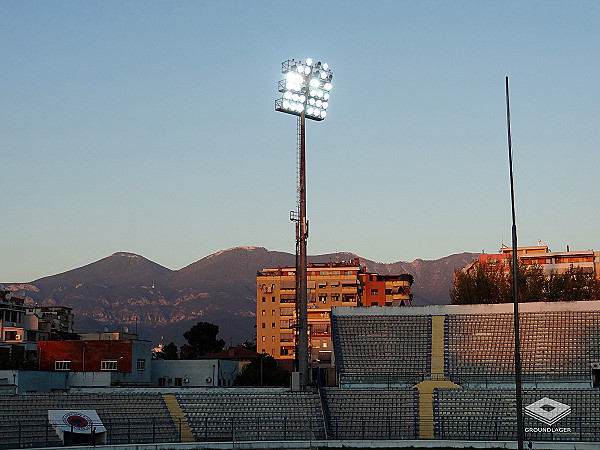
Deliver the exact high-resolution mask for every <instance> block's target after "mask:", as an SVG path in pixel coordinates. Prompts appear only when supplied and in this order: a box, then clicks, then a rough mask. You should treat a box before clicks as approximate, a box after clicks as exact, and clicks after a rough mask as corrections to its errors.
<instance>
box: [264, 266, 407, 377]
mask: <svg viewBox="0 0 600 450" xmlns="http://www.w3.org/2000/svg"><path fill="white" fill-rule="evenodd" d="M307 272H308V281H307V292H308V294H307V295H308V333H309V350H310V354H309V356H310V362H311V365H312V368H313V369H317V368H320V369H329V368H331V367H332V366H334V365H335V361H334V360H333V353H332V348H331V324H330V322H331V321H330V315H331V308H332V307H336V306H361V305H363V304H365V305H368V306H371V305H373V306H377V305H383V306H385V305H388V306H393V305H397V306H400V305H405V306H410V304H411V300H412V293H411V291H410V285H411V284H412V281H413V277H412V276H411V275H407V274H404V275H386V276H382V275H378V274H375V273H368V272H367V271H366V269H365V268H363V267H361V266H360V263H359V260H358V258H356V259H354V260H353V261H349V262H336V263H311V264H309V265H308V268H307ZM256 285H257V287H256V292H257V294H256V300H257V301H256V347H257V351H258V352H259V353H267V354H270V355H271V356H273V357H274V358H276V359H278V360H280V363H281V362H284V364H283V365H282V366H283V367H285V368H286V369H291V363H292V361H293V360H294V358H295V347H296V341H297V335H296V332H295V330H296V318H297V317H298V311H297V310H296V269H295V268H294V267H284V268H281V267H278V268H276V269H263V270H262V271H260V272H259V273H258V275H257V277H256ZM286 361H287V363H288V364H287V365H286V364H285V362H286Z"/></svg>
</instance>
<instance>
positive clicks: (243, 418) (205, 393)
mask: <svg viewBox="0 0 600 450" xmlns="http://www.w3.org/2000/svg"><path fill="white" fill-rule="evenodd" d="M176 397H177V398H178V400H179V403H180V405H181V408H182V409H183V411H184V413H185V415H186V417H187V419H188V423H189V424H190V427H191V428H192V431H193V433H194V435H195V438H196V440H198V441H232V440H234V441H235V440H273V439H306V440H309V439H323V438H324V437H325V429H324V421H323V414H322V408H321V401H320V399H319V395H318V394H317V393H313V392H291V391H290V390H289V389H281V388H265V389H262V388H236V389H219V388H210V389H204V390H200V391H195V392H185V391H181V392H180V393H178V394H176Z"/></svg>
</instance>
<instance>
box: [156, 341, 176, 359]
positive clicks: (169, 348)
mask: <svg viewBox="0 0 600 450" xmlns="http://www.w3.org/2000/svg"><path fill="white" fill-rule="evenodd" d="M158 356H159V358H160V359H179V356H178V352H177V346H176V345H175V343H174V342H169V343H168V344H167V345H165V346H164V347H163V348H162V351H161V352H160V353H159V355H158Z"/></svg>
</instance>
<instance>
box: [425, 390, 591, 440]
mask: <svg viewBox="0 0 600 450" xmlns="http://www.w3.org/2000/svg"><path fill="white" fill-rule="evenodd" d="M542 398H550V399H552V400H556V401H558V402H561V403H564V404H566V405H568V406H569V407H570V408H571V411H570V413H569V414H568V415H566V416H565V417H564V418H562V419H560V421H559V422H557V423H556V424H553V425H552V426H549V425H546V424H544V423H542V422H540V421H539V420H537V419H535V418H533V417H529V416H528V415H527V414H525V415H524V426H525V434H526V438H530V437H531V438H533V439H534V440H536V441H544V440H546V441H551V440H562V441H598V440H599V439H600V429H598V423H599V421H600V391H599V390H598V389H566V388H564V389H562V388H555V389H526V390H524V391H523V406H524V407H526V406H528V405H530V404H532V403H534V402H536V401H538V400H541V399H542ZM515 404H516V400H515V391H514V390H510V389H436V390H435V392H434V423H435V436H436V438H438V439H461V440H464V439H468V440H514V439H516V430H517V426H516V407H515ZM532 429H534V430H532ZM528 430H529V431H528Z"/></svg>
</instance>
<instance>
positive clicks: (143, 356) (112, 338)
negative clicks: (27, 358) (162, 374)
mask: <svg viewBox="0 0 600 450" xmlns="http://www.w3.org/2000/svg"><path fill="white" fill-rule="evenodd" d="M81 337H82V339H81V340H71V341H40V342H38V352H37V357H38V365H39V370H41V371H49V372H54V371H56V372H70V373H74V372H77V373H80V376H82V377H83V378H86V377H88V378H89V377H91V376H92V374H93V373H101V374H102V373H103V374H107V376H108V377H109V379H110V384H111V385H150V381H151V379H150V361H151V359H152V353H151V351H150V347H151V343H150V341H142V340H138V339H137V336H136V335H131V334H126V335H122V333H89V334H87V335H81ZM85 374H88V375H85ZM102 382H104V381H102Z"/></svg>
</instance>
